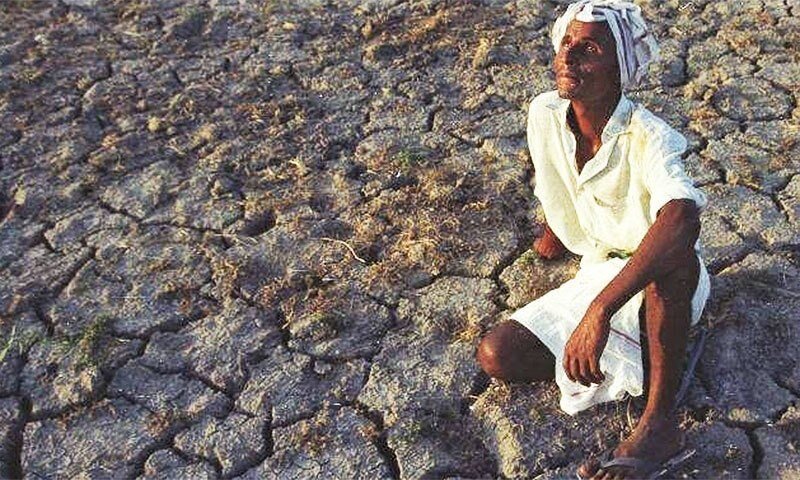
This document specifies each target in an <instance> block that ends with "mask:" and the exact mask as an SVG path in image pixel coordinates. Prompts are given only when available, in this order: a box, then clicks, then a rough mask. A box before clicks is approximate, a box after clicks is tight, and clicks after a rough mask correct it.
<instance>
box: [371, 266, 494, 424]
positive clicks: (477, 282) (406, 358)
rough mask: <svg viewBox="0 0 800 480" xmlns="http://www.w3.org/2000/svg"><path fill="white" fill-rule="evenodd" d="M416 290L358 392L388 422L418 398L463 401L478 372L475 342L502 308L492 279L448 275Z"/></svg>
mask: <svg viewBox="0 0 800 480" xmlns="http://www.w3.org/2000/svg"><path fill="white" fill-rule="evenodd" d="M415 293H416V295H415V296H414V297H412V298H411V299H404V300H402V301H401V302H400V304H399V306H398V309H397V315H398V320H399V322H400V323H401V325H406V327H405V328H402V329H401V330H399V331H394V332H390V333H389V334H387V336H386V337H385V338H384V340H383V349H382V350H381V352H380V353H379V354H378V355H377V356H376V357H375V358H374V359H373V362H372V368H371V371H370V376H369V380H368V382H367V384H366V385H365V386H364V389H363V390H362V392H361V394H360V395H359V400H360V401H362V402H363V403H365V404H366V405H368V406H369V407H370V408H372V409H373V410H378V411H381V412H383V413H384V416H385V419H386V421H387V424H389V425H391V424H392V423H393V422H394V420H396V418H397V415H398V413H399V412H400V411H402V410H404V408H405V407H406V405H407V404H408V403H409V402H412V401H415V400H419V399H426V398H439V399H441V400H442V401H443V402H444V403H448V402H449V403H450V404H453V405H458V404H460V401H461V400H462V399H463V398H464V397H466V396H467V395H468V394H469V392H470V390H471V388H472V386H473V382H474V379H475V377H476V375H477V374H478V372H479V368H478V365H477V362H475V359H474V356H475V344H476V343H477V339H478V337H479V335H480V333H481V331H482V330H483V329H484V328H485V327H486V326H487V325H488V324H489V323H490V322H491V320H492V317H493V316H494V314H495V312H496V310H497V308H496V306H495V305H494V302H493V301H492V299H493V297H494V295H496V290H495V287H494V285H493V282H491V281H490V280H483V279H470V278H460V277H445V278H442V279H439V280H437V281H436V282H434V283H433V284H431V285H429V286H428V287H425V288H422V289H420V290H417V291H416V292H415Z"/></svg>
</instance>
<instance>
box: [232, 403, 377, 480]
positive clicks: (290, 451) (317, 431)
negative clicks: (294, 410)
mask: <svg viewBox="0 0 800 480" xmlns="http://www.w3.org/2000/svg"><path fill="white" fill-rule="evenodd" d="M378 433H379V432H378V430H377V428H376V427H375V425H373V424H372V423H370V422H369V421H367V420H365V419H364V418H362V417H360V416H359V415H358V414H357V413H356V412H355V411H354V410H353V409H352V408H350V407H343V408H341V409H324V410H322V411H320V412H319V413H318V414H317V415H315V416H314V417H313V418H310V419H308V420H302V421H300V422H297V423H295V424H292V425H290V426H288V427H283V428H276V429H274V430H273V431H272V437H273V441H274V443H275V453H274V454H273V455H272V456H271V457H269V458H267V459H266V461H264V463H262V464H261V465H259V466H257V467H256V468H253V469H251V470H248V471H247V472H246V473H245V474H244V475H242V476H241V477H239V478H241V479H242V480H257V479H262V478H282V479H286V480H324V479H328V478H353V479H356V478H358V479H360V478H363V479H368V478H369V479H372V478H374V479H379V478H381V479H382V478H391V477H392V475H391V470H390V469H389V467H388V465H387V464H386V460H385V459H384V458H383V456H382V455H381V453H380V452H379V450H378V448H377V447H376V445H375V443H374V442H375V439H376V438H377V436H378Z"/></svg>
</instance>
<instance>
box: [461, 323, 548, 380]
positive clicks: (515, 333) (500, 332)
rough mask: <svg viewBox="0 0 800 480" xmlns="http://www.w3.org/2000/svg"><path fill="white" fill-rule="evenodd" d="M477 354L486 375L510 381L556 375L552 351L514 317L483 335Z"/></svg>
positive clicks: (545, 377) (540, 378) (545, 378)
mask: <svg viewBox="0 0 800 480" xmlns="http://www.w3.org/2000/svg"><path fill="white" fill-rule="evenodd" d="M476 358H477V360H478V363H479V364H480V365H481V368H482V369H483V371H484V372H486V373H487V374H488V375H489V376H491V377H494V378H498V379H500V380H506V381H509V382H533V381H539V380H551V379H552V378H553V377H554V375H555V357H553V354H552V353H550V351H549V350H548V349H547V347H545V346H544V345H543V344H542V342H541V341H539V339H538V338H537V337H536V335H534V334H533V332H531V331H530V330H528V329H527V328H525V327H524V326H523V325H522V324H520V323H519V322H517V321H515V320H510V321H507V322H503V323H501V324H500V325H498V326H496V327H495V328H493V329H492V330H491V331H490V332H489V333H488V334H487V335H486V336H485V337H483V340H481V343H480V344H479V345H478V352H477V354H476Z"/></svg>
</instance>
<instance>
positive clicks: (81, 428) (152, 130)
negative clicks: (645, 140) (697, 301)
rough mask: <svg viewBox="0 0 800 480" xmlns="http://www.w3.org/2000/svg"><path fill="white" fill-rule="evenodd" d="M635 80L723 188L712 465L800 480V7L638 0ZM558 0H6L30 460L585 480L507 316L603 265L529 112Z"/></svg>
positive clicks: (5, 232)
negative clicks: (657, 52)
mask: <svg viewBox="0 0 800 480" xmlns="http://www.w3.org/2000/svg"><path fill="white" fill-rule="evenodd" d="M640 3H641V5H642V7H643V9H644V11H645V14H646V17H647V18H648V19H649V20H650V22H651V25H652V27H653V29H654V30H655V31H656V33H657V36H658V38H659V39H660V43H661V46H662V57H663V58H662V60H661V61H660V62H659V63H658V64H656V65H654V66H653V68H652V70H651V76H650V78H649V80H648V81H647V82H646V83H645V84H644V85H643V86H642V87H641V88H639V89H638V90H636V91H632V92H630V93H629V96H630V97H631V98H633V99H635V100H637V101H639V102H642V103H643V104H645V105H646V106H647V107H648V108H650V109H651V110H653V111H654V112H656V113H657V114H658V115H660V116H662V117H663V118H664V119H666V120H667V121H668V122H669V123H670V124H671V125H673V126H674V127H676V128H677V129H678V130H680V131H681V132H682V133H684V135H686V137H687V139H688V140H689V144H690V148H689V151H688V152H687V155H686V165H687V169H688V170H689V171H690V173H691V174H692V176H693V178H694V179H695V180H696V182H697V184H698V185H699V186H700V187H701V188H702V189H703V191H705V192H706V193H707V195H708V197H709V200H710V206H709V208H708V209H707V210H706V211H705V212H704V214H703V217H702V221H703V229H702V234H701V235H702V238H701V240H702V242H703V245H704V258H705V260H706V262H707V265H708V267H709V271H710V272H711V273H712V274H713V279H712V281H713V284H712V296H711V300H710V303H709V305H708V306H707V309H706V312H705V314H704V320H703V322H704V324H706V325H707V326H708V331H709V335H708V337H707V342H706V348H705V352H704V355H703V357H702V358H701V360H700V364H699V367H698V372H697V375H696V376H695V378H694V380H693V383H692V385H691V388H690V391H689V395H688V400H687V402H686V405H685V406H684V408H683V410H682V418H683V426H684V428H685V429H686V431H687V439H688V443H689V445H690V446H691V447H693V448H696V449H697V455H696V456H695V457H694V458H693V459H692V460H691V461H690V462H689V463H688V464H686V465H684V466H683V467H682V468H681V470H680V471H678V472H677V475H678V476H680V477H684V478H754V477H759V478H798V477H800V453H798V447H800V409H798V396H800V354H799V353H798V351H800V350H798V349H797V345H798V344H799V343H800V322H798V320H799V319H800V282H798V280H799V279H800V228H799V227H800V176H798V173H800V143H799V142H798V130H800V128H799V127H798V125H799V124H798V118H800V110H799V109H798V105H797V92H798V85H799V84H800V54H799V53H798V50H797V45H798V44H800V34H798V32H800V4H798V3H797V1H796V0H786V1H783V0H763V1H759V0H745V1H736V2H733V1H730V2H728V1H718V2H714V1H708V0H694V1H691V2H683V1H681V2H678V1H674V0H670V1H655V0H650V1H643V2H640ZM560 9H563V2H561V1H556V0H517V1H503V0H480V1H460V0H455V1H444V0H408V1H402V0H365V1H362V2H359V1H353V0H342V1H336V2H334V1H326V0H303V1H295V2H288V1H287V2H284V1H276V0H265V1H256V0H207V1H206V0H185V1H177V0H166V1H155V0H150V1H148V0H133V1H119V0H61V1H33V0H6V1H3V2H2V6H1V7H0V124H2V128H0V335H1V337H0V478H29V479H34V478H97V479H100V478H139V479H156V478H160V479H174V478H208V479H216V478H246V479H256V478H281V479H283V478H286V479H292V478H296V479H308V478H320V479H327V478H342V479H351V478H364V479H374V478H401V479H417V478H447V477H449V478H533V477H536V478H543V479H544V478H547V479H552V478H562V477H572V475H573V471H574V468H575V467H576V466H577V465H578V463H579V462H580V461H581V459H583V458H584V457H585V456H586V455H588V454H590V453H597V452H600V451H602V450H604V449H606V448H608V447H610V446H613V445H614V444H615V443H616V442H617V441H618V440H619V439H620V438H621V437H623V436H624V435H626V433H628V432H630V430H631V427H632V426H633V424H634V422H635V421H636V418H637V416H638V415H639V414H640V412H641V410H642V400H641V399H628V400H624V401H621V402H617V403H610V404H605V405H601V406H597V407H594V408H592V409H590V410H588V411H586V412H582V413H581V414H579V415H577V416H575V417H570V416H567V415H565V414H563V413H562V412H560V411H559V410H558V407H557V396H558V395H557V394H558V392H557V390H556V388H555V386H554V385H553V384H534V385H503V384H499V383H496V382H492V381H489V379H487V378H486V377H485V376H484V375H483V374H482V373H481V372H480V371H479V368H478V367H477V365H476V364H475V361H474V358H473V357H474V353H475V347H476V344H477V342H478V340H479V338H480V336H481V335H482V334H483V333H485V332H486V331H487V330H488V329H489V328H491V327H492V326H493V325H494V324H496V323H497V322H499V321H502V320H503V319H504V318H506V317H507V316H508V314H509V313H510V312H511V311H513V310H514V309H515V308H518V307H520V306H521V305H524V304H525V303H527V302H529V301H530V300H532V299H534V298H536V297H538V296H539V295H542V294H543V293H544V292H546V291H547V290H549V289H551V288H553V287H554V286H556V285H558V284H559V283H561V282H563V281H564V280H565V279H567V278H569V277H570V276H571V275H573V274H574V272H575V271H576V269H577V259H575V258H568V259H566V260H564V261H560V262H555V263H545V262H542V261H541V260H539V259H538V258H536V256H535V255H534V254H533V253H532V252H531V251H530V247H531V244H532V241H533V239H534V236H535V234H536V232H537V229H538V228H539V226H540V221H539V219H540V218H541V217H540V211H539V209H538V207H537V204H536V202H535V200H534V198H533V194H532V192H533V190H532V182H533V181H534V180H535V175H534V172H533V171H532V169H531V164H530V159H529V157H528V153H527V150H526V144H525V136H524V133H525V118H526V108H527V102H528V101H529V100H530V99H531V98H532V97H533V96H534V95H536V94H538V93H540V92H542V91H545V90H550V89H552V85H553V76H552V74H551V72H550V71H549V67H548V65H549V63H550V61H551V59H552V55H553V54H552V50H551V47H550V45H549V40H548V36H547V34H548V30H549V27H550V25H551V24H552V21H553V20H554V19H555V17H556V16H557V12H558V11H560Z"/></svg>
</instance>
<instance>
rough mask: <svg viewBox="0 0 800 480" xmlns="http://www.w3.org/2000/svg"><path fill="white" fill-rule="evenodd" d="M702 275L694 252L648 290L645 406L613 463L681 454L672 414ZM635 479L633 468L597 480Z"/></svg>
mask: <svg viewBox="0 0 800 480" xmlns="http://www.w3.org/2000/svg"><path fill="white" fill-rule="evenodd" d="M699 273H700V264H699V261H698V259H697V256H696V255H695V254H694V252H690V253H688V254H687V258H686V261H685V262H682V264H681V266H679V267H678V268H676V269H674V270H672V272H670V273H669V274H667V275H666V276H664V277H663V278H661V279H659V280H657V281H655V282H652V283H651V284H650V285H648V286H647V287H646V288H645V299H644V308H645V329H646V335H647V344H648V348H647V355H648V360H649V364H650V365H649V366H650V370H649V375H648V377H649V378H648V385H647V387H648V388H647V391H648V394H647V404H646V406H645V410H644V413H643V414H642V418H641V419H640V420H639V423H638V424H637V425H636V428H635V429H634V431H633V433H632V434H631V436H630V437H629V438H628V439H626V440H625V441H624V442H622V443H621V444H620V445H619V446H618V447H617V448H616V450H615V451H614V456H615V457H636V458H640V459H646V460H653V461H657V462H661V461H663V460H666V459H668V458H670V457H672V456H673V455H674V454H675V453H677V452H678V451H679V450H680V448H681V442H682V433H681V431H680V428H679V426H678V419H677V417H676V415H675V412H674V408H675V397H676V395H677V393H678V388H680V383H681V376H682V372H683V362H684V359H685V356H686V344H687V341H688V337H689V335H688V331H689V326H690V323H691V314H692V297H693V296H694V292H695V290H696V288H697V281H698V277H699ZM595 470H597V464H596V463H595V464H594V465H590V464H587V465H584V471H583V472H581V474H582V476H589V475H591V473H590V472H592V471H595ZM634 473H636V472H632V471H631V470H630V469H629V468H624V467H610V468H608V470H607V471H603V470H598V471H596V473H595V476H594V477H593V478H597V479H604V480H605V479H617V478H629V477H632V476H634Z"/></svg>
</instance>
